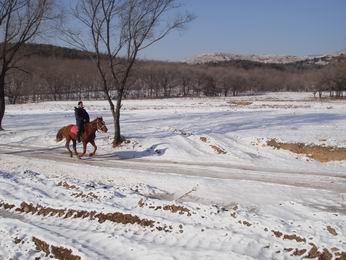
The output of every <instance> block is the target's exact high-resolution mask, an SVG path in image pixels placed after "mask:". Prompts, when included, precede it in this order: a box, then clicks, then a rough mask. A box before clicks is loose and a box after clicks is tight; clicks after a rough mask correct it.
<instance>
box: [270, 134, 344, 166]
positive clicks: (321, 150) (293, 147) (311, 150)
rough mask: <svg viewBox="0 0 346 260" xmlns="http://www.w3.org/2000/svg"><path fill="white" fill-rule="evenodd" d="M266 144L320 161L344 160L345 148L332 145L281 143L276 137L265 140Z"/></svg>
mask: <svg viewBox="0 0 346 260" xmlns="http://www.w3.org/2000/svg"><path fill="white" fill-rule="evenodd" d="M267 145H269V146H272V147H275V148H277V149H284V150H288V151H291V152H294V153H297V154H305V155H307V156H308V157H310V158H313V159H315V160H318V161H320V162H329V161H341V160H346V148H338V147H332V146H320V145H312V144H311V145H307V144H304V143H281V142H278V141H277V140H276V139H271V140H268V141H267Z"/></svg>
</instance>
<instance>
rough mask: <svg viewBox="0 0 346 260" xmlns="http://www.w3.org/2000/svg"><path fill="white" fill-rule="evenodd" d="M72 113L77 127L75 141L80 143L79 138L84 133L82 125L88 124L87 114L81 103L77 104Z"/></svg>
mask: <svg viewBox="0 0 346 260" xmlns="http://www.w3.org/2000/svg"><path fill="white" fill-rule="evenodd" d="M74 113H75V116H76V123H77V126H78V132H77V141H78V142H80V141H81V136H82V133H83V131H84V124H85V123H88V122H90V118H89V114H88V112H87V111H86V110H85V109H84V106H83V101H79V102H78V107H75V108H74Z"/></svg>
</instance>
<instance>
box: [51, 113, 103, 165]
mask: <svg viewBox="0 0 346 260" xmlns="http://www.w3.org/2000/svg"><path fill="white" fill-rule="evenodd" d="M75 129H76V126H75V125H68V126H65V127H63V128H61V129H60V130H59V131H58V133H57V134H56V141H57V142H60V141H62V140H63V139H66V144H65V147H66V149H67V150H68V151H69V153H70V156H71V157H73V155H72V151H71V149H70V142H71V140H72V142H73V150H74V154H75V155H76V156H78V157H79V158H81V157H82V156H84V155H85V153H86V148H87V145H88V143H91V144H92V146H94V151H93V152H92V153H90V154H89V156H94V155H95V153H96V150H97V146H96V144H95V137H96V134H95V133H96V131H98V130H99V131H101V132H104V133H107V131H108V129H107V127H106V124H105V122H104V121H103V118H102V117H97V118H96V119H95V120H93V121H91V122H89V123H85V125H84V132H83V134H82V136H81V140H82V143H83V153H82V154H78V152H77V141H76V138H77V133H76V130H75Z"/></svg>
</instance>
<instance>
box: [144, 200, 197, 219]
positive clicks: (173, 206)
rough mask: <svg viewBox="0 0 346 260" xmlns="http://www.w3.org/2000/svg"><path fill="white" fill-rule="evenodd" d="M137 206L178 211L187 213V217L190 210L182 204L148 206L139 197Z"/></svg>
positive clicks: (180, 213) (181, 213) (189, 214)
mask: <svg viewBox="0 0 346 260" xmlns="http://www.w3.org/2000/svg"><path fill="white" fill-rule="evenodd" d="M138 206H139V207H141V208H143V207H144V206H146V207H148V208H149V209H154V210H165V211H170V212H172V213H178V214H179V215H183V214H184V213H186V214H187V216H188V217H190V216H191V212H190V210H189V209H188V208H185V207H183V206H177V205H174V204H172V205H165V206H153V205H151V206H148V205H147V204H146V203H144V201H143V199H140V200H139V202H138Z"/></svg>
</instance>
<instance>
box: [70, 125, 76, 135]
mask: <svg viewBox="0 0 346 260" xmlns="http://www.w3.org/2000/svg"><path fill="white" fill-rule="evenodd" d="M70 131H71V133H72V134H75V135H76V134H77V132H78V126H76V125H73V126H72V127H71V129H70Z"/></svg>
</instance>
